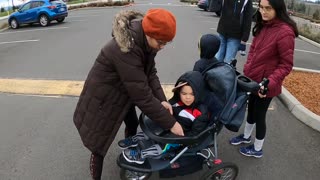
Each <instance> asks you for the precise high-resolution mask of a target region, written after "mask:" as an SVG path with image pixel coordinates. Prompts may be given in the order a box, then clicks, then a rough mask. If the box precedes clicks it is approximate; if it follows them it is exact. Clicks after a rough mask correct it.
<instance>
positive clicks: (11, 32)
mask: <svg viewBox="0 0 320 180" xmlns="http://www.w3.org/2000/svg"><path fill="white" fill-rule="evenodd" d="M66 28H69V27H56V28H38V29H30V30H22V31H10V32H2V33H0V35H2V34H14V33H21V32H32V31H47V30H56V29H66Z"/></svg>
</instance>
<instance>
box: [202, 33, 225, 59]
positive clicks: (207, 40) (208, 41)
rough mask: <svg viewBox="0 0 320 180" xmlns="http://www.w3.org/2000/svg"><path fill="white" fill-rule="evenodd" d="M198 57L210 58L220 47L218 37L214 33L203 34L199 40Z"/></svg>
mask: <svg viewBox="0 0 320 180" xmlns="http://www.w3.org/2000/svg"><path fill="white" fill-rule="evenodd" d="M198 45H199V50H200V58H205V59H211V58H213V57H214V56H215V55H216V53H217V52H218V51H219V48H220V38H219V37H218V36H217V35H214V34H205V35H203V36H201V38H200V40H199V44H198Z"/></svg>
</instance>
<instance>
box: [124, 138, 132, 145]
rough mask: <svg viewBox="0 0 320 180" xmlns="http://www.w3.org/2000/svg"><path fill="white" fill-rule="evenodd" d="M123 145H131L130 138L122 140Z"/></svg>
mask: <svg viewBox="0 0 320 180" xmlns="http://www.w3.org/2000/svg"><path fill="white" fill-rule="evenodd" d="M124 144H126V145H130V144H132V140H131V138H126V139H125V140H124Z"/></svg>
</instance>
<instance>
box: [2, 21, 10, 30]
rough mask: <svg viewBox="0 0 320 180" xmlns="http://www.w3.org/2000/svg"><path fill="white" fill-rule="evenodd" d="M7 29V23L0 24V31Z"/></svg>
mask: <svg viewBox="0 0 320 180" xmlns="http://www.w3.org/2000/svg"><path fill="white" fill-rule="evenodd" d="M7 27H8V23H6V22H4V23H0V30H1V29H4V28H7Z"/></svg>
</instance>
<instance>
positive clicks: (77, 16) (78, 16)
mask: <svg viewBox="0 0 320 180" xmlns="http://www.w3.org/2000/svg"><path fill="white" fill-rule="evenodd" d="M97 16H104V15H103V14H100V15H75V16H69V17H68V19H69V18H80V17H97Z"/></svg>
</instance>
